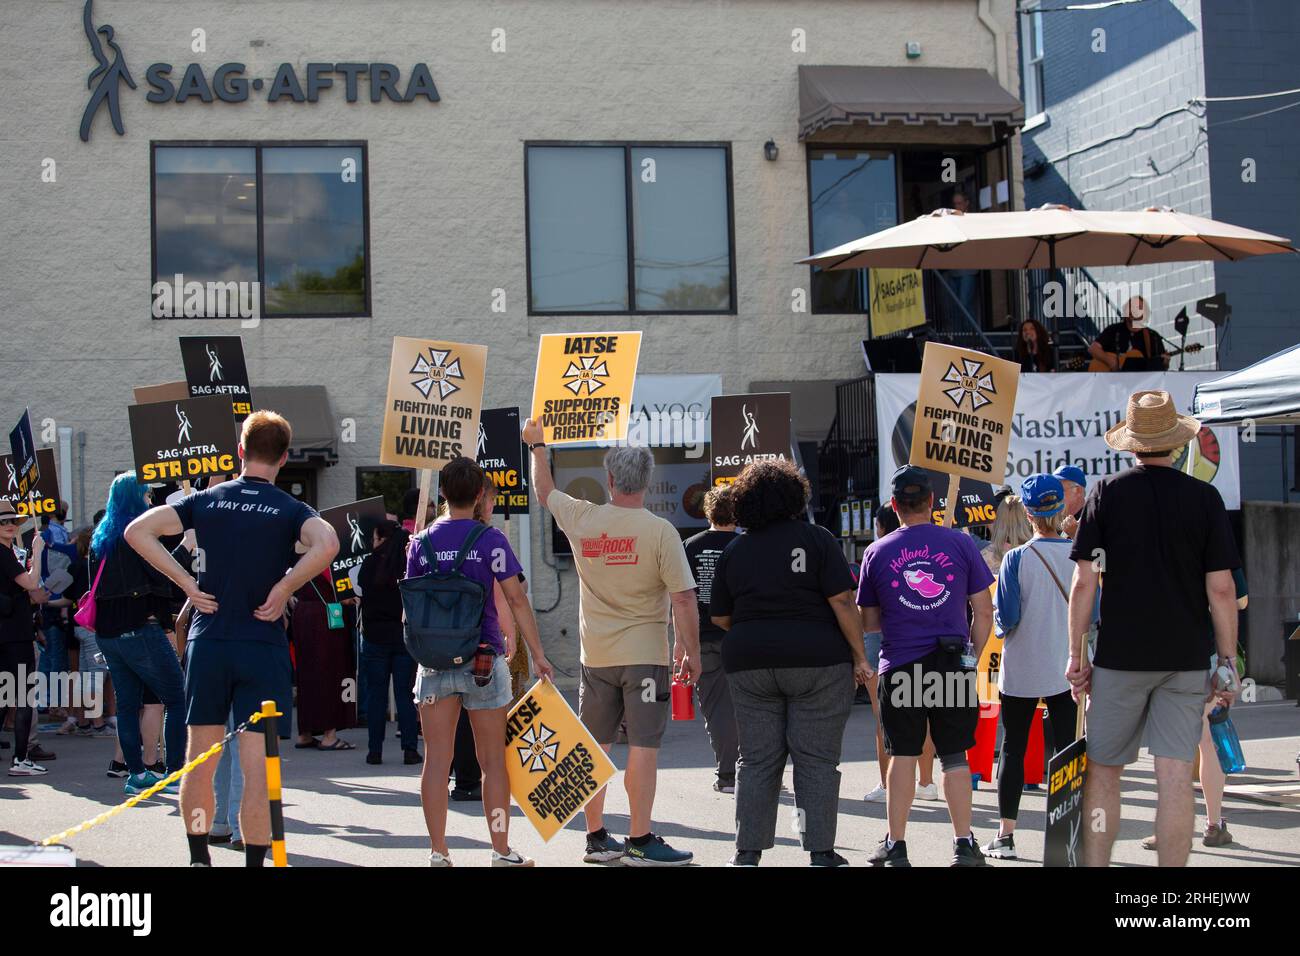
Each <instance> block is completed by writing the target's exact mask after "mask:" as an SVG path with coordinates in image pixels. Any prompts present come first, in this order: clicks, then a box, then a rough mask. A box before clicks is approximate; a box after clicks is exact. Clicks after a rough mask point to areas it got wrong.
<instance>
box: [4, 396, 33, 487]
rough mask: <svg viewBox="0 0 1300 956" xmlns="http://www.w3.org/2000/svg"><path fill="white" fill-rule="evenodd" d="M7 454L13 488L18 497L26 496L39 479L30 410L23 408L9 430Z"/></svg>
mask: <svg viewBox="0 0 1300 956" xmlns="http://www.w3.org/2000/svg"><path fill="white" fill-rule="evenodd" d="M9 454H10V464H11V465H12V467H13V472H12V474H13V475H14V483H13V490H14V491H15V492H16V493H17V494H18V497H20V498H26V497H27V493H28V492H29V491H31V490H32V489H33V488H35V487H36V483H37V482H38V481H40V478H41V466H40V462H39V461H38V460H37V458H36V440H35V439H34V438H32V416H31V412H29V411H28V410H27V409H25V408H24V409H23V415H22V417H21V418H20V419H18V424H17V425H15V426H14V427H13V430H12V431H11V432H9Z"/></svg>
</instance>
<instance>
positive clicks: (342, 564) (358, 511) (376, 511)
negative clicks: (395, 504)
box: [320, 497, 387, 600]
mask: <svg viewBox="0 0 1300 956" xmlns="http://www.w3.org/2000/svg"><path fill="white" fill-rule="evenodd" d="M386 515H387V511H386V509H385V508H384V499H383V498H382V497H375V498H365V499H363V500H361V501H353V502H350V503H348V504H346V505H337V506H335V507H333V508H326V509H325V510H324V511H322V512H321V513H320V516H321V517H322V518H324V519H325V520H326V521H328V522H329V523H330V524H331V525H332V526H333V528H334V533H335V534H336V535H338V538H339V553H338V554H336V555H335V556H334V561H333V562H332V563H331V564H330V579H331V580H332V581H333V582H334V594H335V595H336V597H335V600H341V599H343V598H350V597H353V591H352V579H351V578H350V577H349V576H348V572H350V571H351V570H352V569H353V568H355V567H357V566H359V565H360V564H361V562H362V561H364V560H365V557H366V555H368V554H369V553H370V544H371V534H372V532H371V531H369V530H367V529H365V528H363V527H362V519H363V518H370V519H372V520H373V521H383V520H384V518H385V517H386Z"/></svg>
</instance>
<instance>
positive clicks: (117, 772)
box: [108, 760, 131, 779]
mask: <svg viewBox="0 0 1300 956" xmlns="http://www.w3.org/2000/svg"><path fill="white" fill-rule="evenodd" d="M130 772H131V770H130V768H128V767H127V765H126V764H124V763H122V761H120V760H110V761H109V762H108V776H110V777H117V778H118V779H121V778H122V777H125V776H126V775H127V774H129V773H130Z"/></svg>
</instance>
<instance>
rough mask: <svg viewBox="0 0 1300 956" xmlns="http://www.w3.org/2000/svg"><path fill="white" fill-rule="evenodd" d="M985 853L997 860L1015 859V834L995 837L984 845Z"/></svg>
mask: <svg viewBox="0 0 1300 956" xmlns="http://www.w3.org/2000/svg"><path fill="white" fill-rule="evenodd" d="M984 853H985V855H987V856H991V857H993V859H995V860H1014V859H1015V858H1016V838H1015V834H1013V833H1008V834H1007V835H1006V836H1000V837H994V838H993V839H992V840H990V841H989V842H988V844H987V845H986V846H985V847H984Z"/></svg>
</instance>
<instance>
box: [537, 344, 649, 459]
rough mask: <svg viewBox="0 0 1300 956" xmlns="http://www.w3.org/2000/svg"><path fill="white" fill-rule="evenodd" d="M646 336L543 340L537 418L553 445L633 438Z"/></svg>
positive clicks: (538, 364) (539, 362) (540, 356)
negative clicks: (632, 421)
mask: <svg viewBox="0 0 1300 956" xmlns="http://www.w3.org/2000/svg"><path fill="white" fill-rule="evenodd" d="M640 354H641V333H640V332H597V333H592V334H581V335H578V334H570V333H567V332H563V333H558V334H553V335H543V336H542V337H541V341H540V342H539V343H538V346H537V376H536V378H535V379H534V380H533V410H532V416H531V417H532V418H534V419H535V420H537V421H538V422H541V425H542V431H543V433H544V435H545V441H546V443H547V444H548V445H564V444H574V443H579V442H581V443H591V442H599V441H608V442H614V441H622V440H623V439H625V438H627V426H628V418H629V413H630V411H631V406H632V384H633V383H634V382H635V381H636V364H637V359H638V357H639V356H640Z"/></svg>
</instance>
